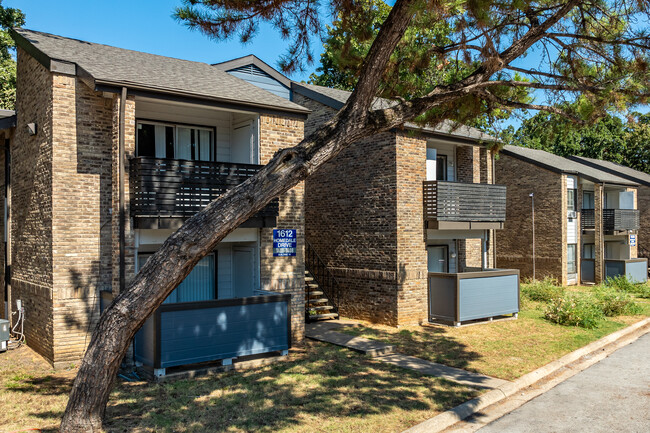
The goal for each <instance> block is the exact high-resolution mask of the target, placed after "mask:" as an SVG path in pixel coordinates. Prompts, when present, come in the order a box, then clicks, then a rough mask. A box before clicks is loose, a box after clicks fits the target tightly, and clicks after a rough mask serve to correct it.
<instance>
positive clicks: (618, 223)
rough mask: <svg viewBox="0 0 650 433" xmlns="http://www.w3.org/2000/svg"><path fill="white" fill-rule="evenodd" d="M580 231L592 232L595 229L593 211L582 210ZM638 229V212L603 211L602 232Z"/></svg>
mask: <svg viewBox="0 0 650 433" xmlns="http://www.w3.org/2000/svg"><path fill="white" fill-rule="evenodd" d="M581 219H582V229H583V230H585V229H586V230H589V229H591V230H593V229H595V227H596V212H595V210H594V209H582V215H581ZM638 229H639V211H638V210H637V209H603V232H617V231H626V230H638Z"/></svg>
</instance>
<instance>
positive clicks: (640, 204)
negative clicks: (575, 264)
mask: <svg viewBox="0 0 650 433" xmlns="http://www.w3.org/2000/svg"><path fill="white" fill-rule="evenodd" d="M569 159H573V160H575V161H578V162H580V163H582V164H585V165H588V166H591V167H594V168H598V169H600V170H603V171H606V172H608V173H611V174H615V175H616V176H618V177H622V178H623V179H627V180H629V181H631V182H635V183H638V184H639V186H638V187H637V197H636V202H637V209H638V210H639V238H640V239H641V240H642V241H643V240H645V239H650V174H648V173H644V172H642V171H639V170H635V169H633V168H630V167H626V166H624V165H621V164H617V163H615V162H610V161H603V160H600V159H593V158H585V157H582V156H573V157H570V158H569ZM637 251H638V256H639V257H644V258H646V259H648V258H650V247H649V246H648V243H647V242H641V243H640V244H638V245H637Z"/></svg>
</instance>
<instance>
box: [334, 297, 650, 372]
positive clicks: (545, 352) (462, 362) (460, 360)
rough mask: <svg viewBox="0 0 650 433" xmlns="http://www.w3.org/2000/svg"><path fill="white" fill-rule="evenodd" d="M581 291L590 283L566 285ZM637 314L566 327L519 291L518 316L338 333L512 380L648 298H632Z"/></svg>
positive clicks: (648, 309) (628, 319) (646, 308)
mask: <svg viewBox="0 0 650 433" xmlns="http://www.w3.org/2000/svg"><path fill="white" fill-rule="evenodd" d="M570 290H572V291H586V290H589V288H586V287H577V288H575V287H574V288H571V289H570ZM637 302H638V303H639V304H640V305H642V307H643V311H642V313H641V314H639V315H636V316H619V317H613V318H607V319H606V320H604V321H603V322H602V323H601V324H600V326H599V327H597V328H595V329H584V328H578V327H568V326H562V325H557V324H554V323H551V322H549V321H547V320H546V319H544V317H543V316H544V313H543V310H544V304H543V303H541V302H533V301H530V300H526V299H524V298H523V296H522V311H521V312H520V313H519V318H518V319H516V320H509V321H500V322H499V321H497V322H492V323H485V324H481V325H474V326H467V327H460V328H454V327H448V326H435V325H433V326H407V327H402V328H399V329H396V328H392V327H387V326H380V325H372V324H366V323H364V324H363V325H362V326H356V327H346V328H345V329H344V330H343V332H345V333H347V334H350V335H355V336H362V337H366V338H369V339H375V340H381V341H384V342H387V343H390V344H393V345H395V346H396V351H398V352H400V353H404V354H407V355H413V356H417V357H419V358H423V359H427V360H430V361H433V362H438V363H441V364H445V365H449V366H453V367H458V368H463V369H466V370H470V371H474V372H477V373H482V374H486V375H489V376H494V377H499V378H502V379H506V380H512V379H516V378H518V377H520V376H522V375H524V374H526V373H529V372H531V371H533V370H535V369H537V368H539V367H541V366H543V365H545V364H547V363H549V362H551V361H553V360H555V359H558V358H560V357H561V356H563V355H565V354H567V353H569V352H572V351H574V350H576V349H578V348H580V347H582V346H585V345H587V344H589V343H590V342H592V341H595V340H597V339H599V338H601V337H604V336H605V335H607V334H610V333H612V332H614V331H617V330H619V329H621V328H624V327H625V326H628V325H630V324H632V323H634V322H636V321H639V320H641V319H643V318H644V317H647V316H650V300H648V299H637Z"/></svg>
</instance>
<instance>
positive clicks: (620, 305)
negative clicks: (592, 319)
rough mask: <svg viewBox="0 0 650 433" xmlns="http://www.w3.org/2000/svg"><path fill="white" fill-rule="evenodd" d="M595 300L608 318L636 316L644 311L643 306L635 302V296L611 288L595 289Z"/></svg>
mask: <svg viewBox="0 0 650 433" xmlns="http://www.w3.org/2000/svg"><path fill="white" fill-rule="evenodd" d="M594 298H595V299H596V302H597V303H598V306H599V307H600V309H601V311H602V312H603V314H604V315H605V316H607V317H613V316H621V315H634V314H639V313H641V311H642V308H641V306H640V305H638V304H637V303H636V302H634V297H633V296H631V295H630V294H628V293H625V292H620V291H617V290H615V289H612V288H610V287H596V288H594Z"/></svg>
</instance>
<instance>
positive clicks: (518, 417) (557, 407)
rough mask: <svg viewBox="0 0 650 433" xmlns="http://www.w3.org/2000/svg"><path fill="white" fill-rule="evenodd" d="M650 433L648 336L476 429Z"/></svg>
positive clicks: (512, 432) (536, 432)
mask: <svg viewBox="0 0 650 433" xmlns="http://www.w3.org/2000/svg"><path fill="white" fill-rule="evenodd" d="M478 431H479V432H481V433H493V432H494V433H496V432H499V433H501V432H507V433H528V432H530V433H546V432H549V433H550V432H553V433H559V432H571V433H575V432H589V433H595V432H607V433H613V432H626V433H627V432H630V433H636V432H639V433H649V432H650V334H646V335H644V336H643V337H641V338H639V339H638V340H636V341H635V342H634V343H632V344H630V345H628V346H625V347H623V348H622V349H619V350H618V351H616V352H614V353H613V354H612V355H610V356H609V357H607V358H605V359H603V360H602V361H600V362H599V363H597V364H594V365H592V366H591V367H589V368H588V369H586V370H584V371H582V372H580V373H578V374H576V375H575V376H573V377H571V378H570V379H568V380H567V381H565V382H563V383H561V384H560V385H558V386H556V387H555V388H553V389H551V390H550V391H548V392H546V393H544V394H542V395H540V396H539V397H537V398H535V399H533V400H531V401H529V402H528V403H526V404H524V405H523V406H521V407H519V408H518V409H516V410H514V411H512V412H510V413H509V414H507V415H505V416H503V417H502V418H499V419H498V420H496V421H494V422H492V423H491V424H488V425H486V426H485V427H483V428H481V429H479V430H478Z"/></svg>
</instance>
